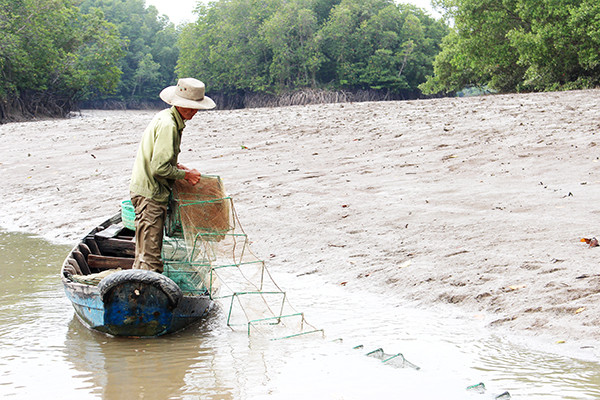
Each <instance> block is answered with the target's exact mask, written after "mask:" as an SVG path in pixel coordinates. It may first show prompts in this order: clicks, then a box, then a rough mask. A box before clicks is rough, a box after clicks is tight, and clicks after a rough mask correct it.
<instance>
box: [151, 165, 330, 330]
mask: <svg viewBox="0 0 600 400" xmlns="http://www.w3.org/2000/svg"><path fill="white" fill-rule="evenodd" d="M168 215H169V216H168V218H167V222H166V227H165V230H166V236H165V241H164V245H163V261H164V272H163V273H164V274H165V275H166V276H168V277H169V278H171V279H172V280H174V281H175V282H176V283H177V284H178V285H179V287H180V288H181V290H182V291H183V292H184V293H186V294H188V295H209V296H211V298H212V299H213V300H215V301H218V302H219V303H220V304H221V307H222V309H223V310H224V311H225V312H226V313H227V325H228V326H230V327H231V328H232V329H243V330H245V331H247V332H248V334H256V333H260V334H261V335H265V336H269V337H271V338H273V339H277V338H288V337H295V336H300V335H305V334H308V333H319V334H321V335H322V334H323V331H322V330H319V329H316V328H315V327H313V326H312V325H311V324H309V323H308V322H307V321H306V319H305V318H304V314H303V313H300V312H298V311H296V310H295V309H294V308H293V307H292V306H291V305H290V303H289V301H288V299H287V294H286V293H285V292H284V291H283V290H282V289H281V288H280V287H279V286H278V285H277V283H275V281H274V279H273V277H272V276H271V274H270V273H269V271H268V269H267V268H266V265H265V262H264V261H262V260H260V259H259V258H258V257H257V256H256V255H255V254H254V253H253V252H252V251H251V249H250V246H249V240H248V236H247V235H246V233H245V232H244V231H243V229H242V227H241V224H240V223H239V219H238V217H237V214H236V212H235V208H234V205H233V200H232V199H231V197H228V196H226V195H225V190H224V187H223V183H222V181H221V179H220V178H219V177H217V176H202V178H201V180H200V182H199V183H198V184H196V185H190V184H188V183H187V182H185V181H177V183H176V185H175V187H174V190H173V196H172V199H171V201H170V204H169V213H168Z"/></svg>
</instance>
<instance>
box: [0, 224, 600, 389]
mask: <svg viewBox="0 0 600 400" xmlns="http://www.w3.org/2000/svg"><path fill="white" fill-rule="evenodd" d="M68 251H69V247H68V246H60V245H54V244H50V243H48V242H46V241H44V240H41V239H38V238H35V237H30V236H27V235H23V234H15V233H6V232H0V299H1V300H0V397H1V398H14V399H336V400H339V399H436V400H437V399H439V400H443V399H494V398H496V396H498V395H500V394H502V393H504V392H506V391H508V392H509V393H510V395H511V397H512V398H513V399H598V398H600V366H599V365H598V363H597V361H596V360H597V354H596V353H595V351H596V350H595V349H589V354H590V355H593V357H589V361H584V360H582V359H581V358H574V357H569V356H566V355H564V354H563V355H558V354H555V353H554V354H553V353H549V352H545V351H543V350H542V349H538V350H536V348H537V347H536V346H535V345H534V344H533V343H532V342H528V341H519V340H514V339H510V338H506V337H499V336H498V335H494V334H492V333H490V332H489V330H487V329H486V328H485V324H484V323H483V322H482V321H478V320H477V319H475V320H474V319H473V318H472V317H466V316H460V315H453V314H452V313H451V312H447V311H446V312H439V311H438V312H434V311H422V310H415V309H414V308H411V307H410V306H409V305H402V306H399V305H398V304H397V303H394V301H393V299H388V298H382V297H380V296H373V295H368V294H365V295H360V296H359V295H356V294H353V295H350V294H349V293H347V292H345V291H344V290H343V289H342V288H338V287H334V286H327V285H323V284H322V283H321V282H319V279H318V276H316V275H309V276H303V277H295V276H288V275H276V280H277V281H278V283H280V285H281V286H282V287H284V288H286V289H287V290H288V295H289V298H290V299H291V301H292V302H293V303H294V305H295V306H296V308H298V309H300V310H301V311H304V312H305V313H306V314H307V317H308V319H309V321H310V322H311V323H313V324H314V325H317V326H318V327H320V328H324V329H325V331H326V334H327V335H326V337H325V338H324V339H321V338H317V337H309V336H306V337H301V338H294V339H287V340H280V341H268V340H266V339H264V338H260V337H252V338H249V337H248V336H247V335H246V334H245V333H244V332H239V331H237V332H233V331H231V330H230V329H229V328H227V326H226V324H225V315H224V313H223V312H222V311H221V309H220V308H218V307H216V308H215V309H214V310H213V312H212V313H211V314H210V316H209V317H208V318H206V319H205V320H204V321H203V322H202V323H200V324H198V325H195V326H193V327H191V328H189V329H187V330H185V331H183V332H181V333H178V334H174V335H170V336H166V337H162V338H157V339H120V338H111V337H107V336H104V335H101V334H97V333H94V332H91V331H88V330H87V329H86V328H84V327H83V326H82V325H81V324H80V323H79V321H78V320H77V319H76V318H75V317H74V313H73V309H72V307H71V305H70V303H69V302H68V301H67V299H66V298H65V296H64V293H63V289H62V285H61V283H60V279H59V276H58V275H59V268H60V265H61V263H62V260H63V258H64V257H65V255H66V253H67V252H68ZM336 339H340V340H336ZM358 345H363V346H364V347H362V348H361V349H354V347H355V346H358ZM380 347H381V348H383V349H384V350H385V352H386V353H403V355H404V356H405V357H406V359H407V360H409V361H410V362H412V363H413V364H415V365H417V366H419V367H420V369H419V370H416V369H414V368H398V367H395V366H392V365H388V364H384V363H382V362H381V361H379V360H377V359H375V358H371V357H366V356H365V353H367V352H368V351H370V350H375V349H377V348H380ZM479 382H484V384H485V386H486V390H485V392H484V393H478V392H475V391H467V390H466V388H467V387H468V386H470V385H474V384H477V383H479Z"/></svg>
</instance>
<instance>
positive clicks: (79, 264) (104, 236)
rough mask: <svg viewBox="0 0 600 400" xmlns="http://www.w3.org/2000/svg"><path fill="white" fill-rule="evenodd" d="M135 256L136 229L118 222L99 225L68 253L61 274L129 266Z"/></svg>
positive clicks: (131, 264) (84, 272)
mask: <svg viewBox="0 0 600 400" xmlns="http://www.w3.org/2000/svg"><path fill="white" fill-rule="evenodd" d="M134 258H135V232H134V231H132V230H130V229H127V228H125V227H124V226H123V225H122V224H120V223H111V224H108V226H106V227H105V226H102V225H101V226H98V227H97V228H96V229H94V230H93V231H92V232H90V233H89V234H88V235H87V236H86V237H85V238H84V240H83V241H81V242H80V243H79V244H78V245H77V246H76V247H75V248H74V249H73V250H72V251H71V253H70V254H69V257H67V259H66V260H65V264H64V266H63V274H64V275H65V277H68V275H92V274H97V273H101V272H103V271H106V270H116V269H131V268H132V266H133V261H134Z"/></svg>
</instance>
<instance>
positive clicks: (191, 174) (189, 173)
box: [183, 168, 202, 185]
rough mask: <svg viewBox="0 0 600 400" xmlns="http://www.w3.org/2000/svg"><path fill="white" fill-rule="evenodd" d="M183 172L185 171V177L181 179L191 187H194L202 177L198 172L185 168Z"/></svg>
mask: <svg viewBox="0 0 600 400" xmlns="http://www.w3.org/2000/svg"><path fill="white" fill-rule="evenodd" d="M184 171H185V177H184V178H183V179H185V180H186V181H188V182H189V183H191V184H192V185H195V184H196V183H198V182H199V181H200V177H201V176H202V175H201V174H200V172H198V170H195V169H187V168H185V169H184Z"/></svg>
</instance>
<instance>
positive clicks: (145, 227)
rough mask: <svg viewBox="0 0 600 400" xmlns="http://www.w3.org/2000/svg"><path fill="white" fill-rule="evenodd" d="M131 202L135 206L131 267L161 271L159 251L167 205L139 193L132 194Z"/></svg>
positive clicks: (160, 251)
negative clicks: (133, 255)
mask: <svg viewBox="0 0 600 400" xmlns="http://www.w3.org/2000/svg"><path fill="white" fill-rule="evenodd" d="M131 203H132V204H133V207H134V208H135V261H134V263H133V268H137V269H147V270H150V271H155V272H159V273H162V271H163V262H162V259H161V253H162V244H163V230H164V226H165V218H166V216H167V205H166V204H163V203H159V202H156V201H154V200H152V199H149V198H147V197H143V196H139V195H132V196H131Z"/></svg>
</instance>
